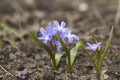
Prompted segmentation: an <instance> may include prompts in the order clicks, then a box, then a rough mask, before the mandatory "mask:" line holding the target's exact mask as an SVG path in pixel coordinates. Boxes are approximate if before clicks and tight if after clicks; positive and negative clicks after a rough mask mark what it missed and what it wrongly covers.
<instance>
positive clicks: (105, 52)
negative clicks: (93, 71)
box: [98, 26, 114, 69]
mask: <svg viewBox="0 0 120 80" xmlns="http://www.w3.org/2000/svg"><path fill="white" fill-rule="evenodd" d="M113 30H114V28H113V26H112V29H111V32H110V36H109V39H108V41H107V44H106V46H105V49H104V51H103V56H102V58H101V60H100V62H99V64H98V69H100V68H101V66H102V63H103V60H104V58H105V56H106V55H107V53H108V49H109V47H110V44H111V42H112V37H113Z"/></svg>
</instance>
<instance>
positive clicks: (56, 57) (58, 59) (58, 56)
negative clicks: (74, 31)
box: [55, 53, 64, 66]
mask: <svg viewBox="0 0 120 80" xmlns="http://www.w3.org/2000/svg"><path fill="white" fill-rule="evenodd" d="M63 55H64V54H61V53H56V54H55V61H56V66H58V64H59V62H60V59H61V57H62V56H63Z"/></svg>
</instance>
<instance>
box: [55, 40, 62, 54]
mask: <svg viewBox="0 0 120 80" xmlns="http://www.w3.org/2000/svg"><path fill="white" fill-rule="evenodd" d="M54 44H55V45H57V51H58V52H60V48H61V47H62V45H61V44H60V42H59V41H54Z"/></svg>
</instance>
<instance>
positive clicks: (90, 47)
mask: <svg viewBox="0 0 120 80" xmlns="http://www.w3.org/2000/svg"><path fill="white" fill-rule="evenodd" d="M101 44H102V43H101V42H98V43H96V44H91V43H87V45H88V47H89V48H87V49H91V50H93V51H96V49H97V48H99V47H100V46H101Z"/></svg>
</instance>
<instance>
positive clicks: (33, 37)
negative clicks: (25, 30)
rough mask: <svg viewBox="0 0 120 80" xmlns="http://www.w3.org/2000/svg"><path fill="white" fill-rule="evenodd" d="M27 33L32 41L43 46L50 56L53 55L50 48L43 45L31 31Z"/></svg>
mask: <svg viewBox="0 0 120 80" xmlns="http://www.w3.org/2000/svg"><path fill="white" fill-rule="evenodd" d="M29 35H30V37H31V38H32V39H33V41H34V42H36V43H37V44H38V45H40V46H41V47H42V48H44V49H45V50H46V51H47V53H48V54H49V55H50V57H51V58H53V57H54V55H53V53H52V52H51V49H50V48H49V47H48V46H47V45H45V44H44V43H43V42H42V41H41V40H38V39H37V37H36V36H35V35H34V34H33V33H32V32H29Z"/></svg>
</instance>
